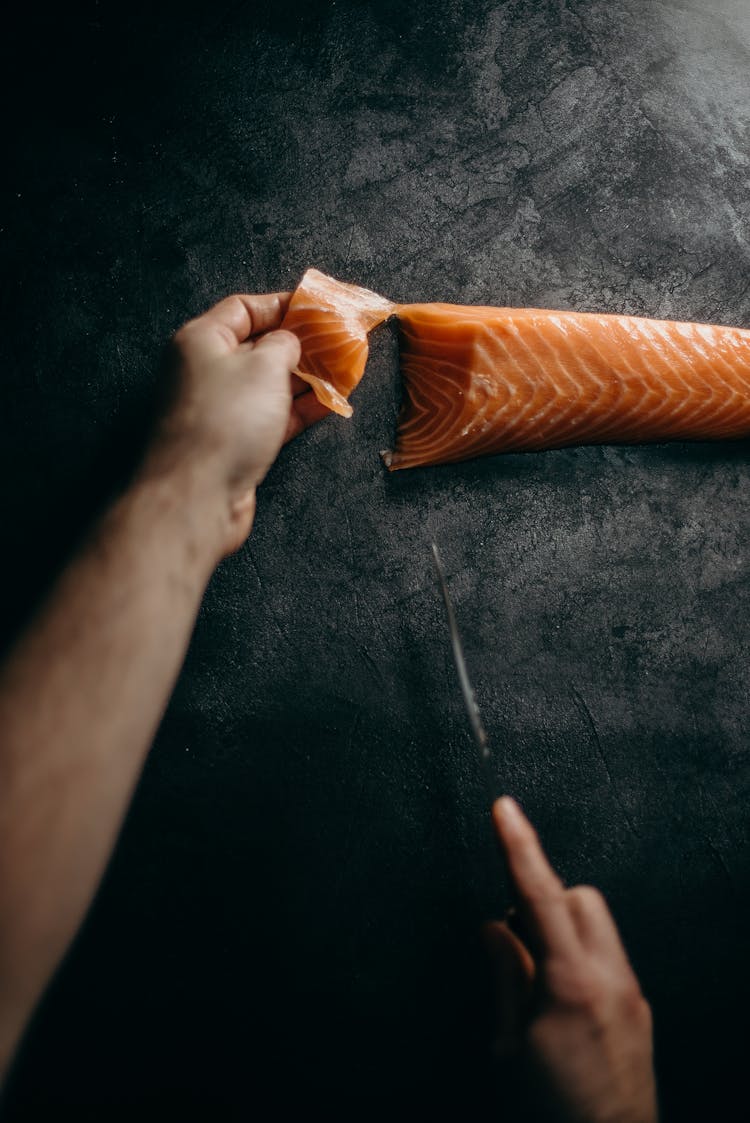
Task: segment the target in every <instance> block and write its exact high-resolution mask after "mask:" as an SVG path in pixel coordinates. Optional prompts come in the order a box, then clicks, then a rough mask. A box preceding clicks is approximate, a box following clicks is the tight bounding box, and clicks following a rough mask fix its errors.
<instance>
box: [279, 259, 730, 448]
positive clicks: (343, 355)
mask: <svg viewBox="0 0 750 1123" xmlns="http://www.w3.org/2000/svg"><path fill="white" fill-rule="evenodd" d="M390 315H396V316H397V317H398V321H399V327H400V355H401V373H402V376H403V383H404V400H403V403H402V406H401V412H400V415H399V421H398V429H397V433H396V443H395V448H394V449H393V450H392V451H390V452H387V453H384V454H383V457H384V460H385V462H386V464H387V466H388V467H389V468H390V469H391V470H395V469H398V468H413V467H418V466H420V465H425V464H442V463H447V462H451V461H457V460H466V459H469V458H471V457H476V456H484V455H489V454H492V453H499V452H520V451H527V450H541V449H549V448H560V447H562V446H564V445H573V444H575V445H583V444H602V443H614V444H619V443H642V442H647V441H667V440H713V439H720V438H725V439H726V438H739V437H746V436H750V331H746V330H744V329H742V328H730V327H718V326H712V325H708V324H688V323H673V322H670V321H665V320H650V319H645V318H642V317H636V316H613V315H599V314H597V313H590V312H554V311H545V310H543V309H536V308H485V307H474V306H464V305H457V304H395V303H393V302H391V301H388V300H385V299H384V298H383V297H381V296H378V294H377V293H373V292H370V291H369V290H368V289H362V288H357V287H356V286H353V285H344V284H341V283H340V282H338V281H335V280H333V278H330V277H326V276H325V275H324V274H322V273H318V272H317V270H312V269H311V270H308V271H307V273H305V276H304V277H303V278H302V282H301V284H300V285H299V287H298V289H297V290H296V292H295V294H294V296H293V298H292V302H291V305H290V308H289V312H288V313H287V316H286V318H285V320H284V324H283V326H284V327H285V328H288V329H289V330H291V331H295V332H296V333H297V335H298V336H299V338H300V341H301V343H302V358H301V360H300V364H299V368H298V371H297V373H298V374H300V375H301V377H302V378H304V379H306V381H309V382H310V383H311V384H312V387H313V390H314V391H315V393H316V395H317V396H318V398H319V399H320V400H321V401H323V402H324V404H325V405H327V406H328V407H329V408H330V409H334V410H335V411H336V412H338V413H342V414H344V415H350V414H351V406H350V405H349V403H348V401H347V399H348V396H349V394H350V393H351V392H352V390H354V388H355V387H356V386H357V384H358V383H359V381H360V379H361V377H362V374H363V373H364V368H365V363H366V361H367V334H368V332H369V331H370V330H372V328H374V327H375V326H377V324H379V323H382V322H383V321H384V320H385V319H387V318H388V317H389V316H390Z"/></svg>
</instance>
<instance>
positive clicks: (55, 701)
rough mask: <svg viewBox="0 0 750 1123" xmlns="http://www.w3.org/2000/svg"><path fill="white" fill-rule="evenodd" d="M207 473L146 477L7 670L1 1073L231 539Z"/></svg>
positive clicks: (69, 929) (92, 883) (74, 915)
mask: <svg viewBox="0 0 750 1123" xmlns="http://www.w3.org/2000/svg"><path fill="white" fill-rule="evenodd" d="M221 510H222V509H221V505H217V504H216V502H215V495H214V494H213V493H212V490H211V485H210V482H209V481H208V480H207V479H206V478H204V476H202V475H201V474H200V472H199V471H198V470H195V469H187V470H186V469H184V468H183V469H181V472H180V474H179V476H178V475H176V474H175V473H174V472H172V471H171V470H166V471H161V470H155V467H154V466H152V468H151V469H149V470H146V471H144V472H143V473H142V474H141V476H140V477H139V479H138V480H137V482H136V483H135V484H134V486H133V487H132V488H131V490H130V491H129V492H128V493H127V494H126V495H125V496H124V497H123V498H122V499H121V500H120V501H119V502H117V503H116V504H115V506H114V507H113V508H112V509H111V510H110V511H109V512H108V514H107V515H106V516H105V517H104V518H103V520H102V521H101V523H100V525H99V527H98V529H97V530H96V532H95V533H94V534H93V536H92V537H91V539H90V541H89V542H88V544H87V545H86V547H85V548H84V549H83V550H82V552H81V553H80V555H79V556H78V558H77V559H76V560H75V561H74V562H73V563H72V564H71V565H70V566H69V568H68V569H67V570H66V572H65V573H64V574H63V576H62V577H61V579H60V581H59V582H58V584H57V586H56V587H55V589H54V590H53V592H52V595H51V597H50V598H49V600H48V602H47V604H46V606H45V607H44V608H43V610H42V611H41V613H40V614H39V616H38V617H37V619H36V621H35V623H34V624H33V625H32V627H31V629H30V630H29V631H28V633H27V634H26V636H25V637H24V638H23V639H22V640H21V642H20V643H19V645H18V646H17V648H16V649H15V651H14V652H13V653H12V654H11V657H10V659H9V661H8V663H7V664H6V665H5V667H4V668H3V670H2V673H1V674H0V1074H2V1072H3V1071H4V1069H5V1067H6V1066H7V1063H8V1061H9V1059H10V1056H11V1055H12V1052H13V1049H14V1047H15V1044H16V1041H17V1038H18V1036H19V1034H20V1032H21V1030H22V1028H23V1026H24V1024H25V1022H26V1020H27V1018H28V1016H29V1014H30V1012H31V1009H32V1008H33V1005H34V1004H35V1003H36V1001H37V999H38V997H39V995H40V993H41V991H42V989H43V987H44V986H45V984H46V983H47V981H48V979H49V976H50V975H51V973H52V972H53V970H54V968H55V966H56V965H57V963H58V961H59V959H60V958H61V956H62V955H63V953H64V951H65V949H66V948H67V946H68V944H69V942H70V941H71V939H72V937H73V935H74V934H75V931H76V929H77V927H78V925H79V923H80V921H81V919H82V916H83V914H84V912H85V910H86V908H87V907H88V905H89V902H90V900H91V898H92V896H93V894H94V892H95V890H96V886H97V884H98V881H99V879H100V877H101V874H102V871H103V869H104V867H105V865H106V862H107V860H108V857H109V854H110V852H111V849H112V845H113V843H114V840H115V837H116V834H117V831H118V829H119V826H120V824H121V821H122V818H123V815H124V813H125V810H126V807H127V803H128V800H129V797H130V795H131V793H132V790H133V787H134V785H135V782H136V780H137V777H138V774H139V772H140V769H141V766H142V763H143V760H144V757H145V755H146V752H147V750H148V747H149V745H150V743H151V741H152V738H153V736H154V734H155V731H156V728H157V726H158V723H159V721H160V719H161V716H162V714H163V711H164V708H165V706H166V702H167V699H168V697H169V693H170V691H171V688H172V686H173V684H174V680H175V678H176V676H177V673H178V671H179V668H180V665H181V662H182V659H183V657H184V653H185V649H186V647H187V644H188V640H189V637H190V633H191V631H192V627H193V623H194V620H195V615H196V612H197V609H198V606H199V604H200V599H201V596H202V594H203V591H204V588H205V585H206V583H207V580H208V578H209V576H210V574H211V571H212V569H213V566H214V565H215V563H216V561H217V558H218V555H219V552H220V550H219V547H218V545H217V543H219V542H220V538H221V534H222V533H223V532H224V531H225V528H224V527H222V526H221V525H220V520H221V517H222V516H221Z"/></svg>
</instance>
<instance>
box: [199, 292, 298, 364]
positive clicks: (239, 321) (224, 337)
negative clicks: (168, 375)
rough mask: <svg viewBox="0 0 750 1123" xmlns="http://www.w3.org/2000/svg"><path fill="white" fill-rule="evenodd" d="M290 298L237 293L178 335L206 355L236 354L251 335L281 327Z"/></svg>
mask: <svg viewBox="0 0 750 1123" xmlns="http://www.w3.org/2000/svg"><path fill="white" fill-rule="evenodd" d="M291 298H292V294H291V293H289V292H269V293H259V294H257V295H252V294H248V293H235V294H234V295H233V296H227V297H225V298H224V300H220V301H219V303H218V304H214V306H213V308H209V310H208V311H207V312H204V313H203V315H202V316H197V317H196V318H195V319H194V320H190V321H188V323H187V324H185V326H184V327H183V328H182V329H181V331H180V333H178V334H181V335H183V336H184V337H188V338H190V339H191V340H192V342H193V345H196V344H197V345H198V346H200V347H201V349H203V350H205V351H207V352H208V351H212V352H214V353H217V354H219V353H224V352H227V351H233V350H234V349H235V347H238V346H239V344H240V343H244V342H245V341H246V340H247V339H249V338H250V337H251V336H254V335H259V334H260V333H261V332H266V331H274V329H275V328H278V327H279V326H280V324H281V321H282V320H283V319H284V316H285V315H286V312H287V309H288V308H289V301H290V300H291Z"/></svg>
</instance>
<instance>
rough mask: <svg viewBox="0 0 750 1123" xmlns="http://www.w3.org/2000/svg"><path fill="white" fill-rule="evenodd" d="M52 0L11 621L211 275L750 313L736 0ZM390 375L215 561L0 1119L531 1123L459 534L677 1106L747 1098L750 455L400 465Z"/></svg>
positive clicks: (481, 611)
mask: <svg viewBox="0 0 750 1123" xmlns="http://www.w3.org/2000/svg"><path fill="white" fill-rule="evenodd" d="M65 7H66V6H64V5H61V6H59V8H60V9H61V10H56V11H52V12H50V13H49V15H48V16H47V18H44V16H43V13H40V11H39V9H38V8H34V9H33V10H29V11H28V12H27V13H26V14H25V15H22V16H21V17H20V18H21V20H22V26H21V27H20V29H19V32H18V34H17V35H15V36H10V37H7V38H6V42H5V44H4V48H3V49H4V52H5V56H6V57H5V58H4V59H3V68H2V69H3V76H4V79H3V80H4V83H5V85H6V88H7V91H8V93H9V100H8V98H7V97H6V101H5V104H6V105H7V106H9V109H10V112H9V114H8V120H7V121H6V135H5V147H6V151H7V152H8V153H9V154H10V160H9V162H8V164H7V166H6V171H5V173H4V177H3V178H4V181H5V182H4V191H3V213H2V223H1V225H2V231H1V232H0V238H1V239H2V241H1V243H0V244H1V245H2V251H3V260H4V270H3V280H2V290H1V291H2V296H1V299H2V307H3V335H2V348H3V356H4V358H3V380H2V397H1V400H0V430H1V432H2V437H1V438H0V455H1V456H2V461H3V465H2V466H3V474H2V477H0V478H1V479H2V481H3V482H2V509H3V516H4V532H5V533H4V543H5V548H4V551H3V554H4V559H3V560H4V568H5V581H4V584H3V586H2V588H3V597H2V605H1V607H2V620H3V625H4V633H5V635H6V637H7V636H10V635H11V634H12V632H13V629H14V628H16V627H17V626H18V625H19V623H20V622H21V621H22V620H23V619H24V618H25V616H26V615H27V613H28V612H29V611H30V609H31V608H32V606H33V604H34V602H35V600H36V599H37V598H38V596H39V595H40V592H41V590H42V589H43V588H44V585H45V583H46V582H47V581H48V579H49V577H50V575H51V574H52V573H53V572H54V570H55V568H56V566H58V565H59V563H60V560H61V559H62V558H63V557H64V556H65V554H66V552H67V551H68V550H69V549H70V548H71V545H72V544H73V543H74V541H75V539H76V537H77V536H78V535H79V534H80V533H81V530H82V528H83V527H84V526H85V525H86V523H87V522H88V521H89V520H90V519H91V517H92V515H93V514H94V512H95V511H96V510H97V508H98V506H99V504H100V503H101V502H102V500H103V498H104V497H105V496H106V494H107V492H108V490H110V489H111V488H112V487H113V486H114V485H115V484H116V481H117V479H118V478H119V476H120V474H121V473H122V472H123V471H124V470H125V469H126V467H127V465H128V463H129V462H130V460H131V459H132V452H131V451H130V450H132V448H133V447H134V442H135V441H136V439H137V437H138V435H139V434H140V432H141V431H142V427H143V419H144V417H145V415H146V411H147V408H148V403H149V400H150V397H151V394H152V392H153V389H154V387H155V385H156V383H157V373H156V372H157V358H158V353H159V349H160V347H161V345H162V343H163V341H164V340H165V338H166V337H167V336H168V334H169V333H170V332H171V331H172V330H173V329H174V328H175V327H177V326H178V325H179V324H180V322H181V321H182V320H183V319H185V318H186V317H187V316H188V315H190V314H193V313H195V312H197V311H199V310H200V309H202V308H204V307H205V306H207V305H208V304H209V303H210V302H212V301H213V300H214V299H215V298H218V297H219V296H221V295H223V294H224V293H226V292H228V291H231V290H235V289H250V290H265V289H276V288H279V287H283V286H287V287H292V286H293V285H294V284H295V283H296V281H297V279H298V278H299V276H300V274H301V273H302V271H303V270H304V268H305V267H306V266H308V265H311V264H314V265H316V266H318V267H319V268H321V269H324V270H326V271H328V272H331V273H333V274H335V275H337V276H340V277H341V278H342V279H346V280H352V281H355V282H359V283H362V284H366V285H369V286H371V287H374V288H376V289H378V290H379V291H382V292H383V293H385V294H387V295H389V296H391V297H393V298H395V299H409V300H430V299H440V300H455V301H460V302H481V303H510V304H536V305H541V306H550V307H554V306H557V307H564V308H577V309H600V310H605V311H619V312H633V313H645V314H647V315H656V316H663V317H675V318H685V319H703V320H709V321H716V322H722V323H729V324H745V325H750V273H749V272H748V263H749V261H748V259H749V258H750V247H749V245H748V237H749V236H750V235H749V233H748V231H749V227H748V215H749V211H750V202H749V196H748V192H747V172H748V158H749V155H748V153H749V148H748V123H749V120H750V118H749V116H748V101H747V73H748V64H749V63H750V51H749V48H750V11H749V10H748V7H747V5H746V3H745V2H744V0H713V2H712V3H710V4H706V3H699V2H698V0H694V2H688V0H665V2H662V3H652V2H650V0H569V2H568V3H565V2H564V0H554V2H553V0H549V2H539V3H531V2H527V3H523V2H519V0H517V2H508V3H502V4H492V3H487V2H481V0H477V2H476V3H468V2H466V3H461V2H460V0H453V2H444V0H435V2H433V3H427V2H424V0H416V2H415V3H412V4H411V5H410V6H409V7H408V9H407V8H405V7H404V6H403V5H402V4H400V3H396V2H395V0H390V2H385V3H378V4H372V5H370V4H366V3H354V2H345V0H341V2H339V3H336V4H333V3H331V4H319V3H309V4H307V5H305V6H304V9H303V7H302V5H297V6H295V5H288V4H286V5H276V6H275V7H273V10H272V11H271V13H270V14H269V12H268V10H267V9H268V7H272V6H269V5H263V6H262V11H259V10H258V9H260V8H261V6H260V5H253V4H244V3H230V2H228V0H216V2H215V3H214V4H212V5H208V4H206V5H204V6H202V7H198V6H196V5H193V6H192V8H189V6H188V8H186V6H185V4H181V5H178V4H176V3H174V2H171V0H170V2H169V3H167V4H164V5H155V4H151V5H147V4H145V3H142V2H136V3H134V4H131V5H129V6H127V7H126V6H125V5H122V6H120V10H119V11H117V10H116V9H115V8H113V7H112V6H106V5H102V6H101V7H100V6H99V5H96V4H93V3H92V4H89V5H80V6H79V7H78V8H77V10H76V15H75V16H74V17H72V16H71V15H70V12H65V11H64V10H62V9H64V8H65ZM394 371H395V339H394V335H393V333H392V331H390V330H389V329H384V330H382V331H380V332H378V333H377V334H376V336H375V338H374V340H373V349H372V358H371V363H370V367H369V370H368V375H367V377H366V379H365V381H364V382H363V384H362V386H361V388H360V389H359V390H358V391H357V393H356V395H355V399H354V405H355V409H356V412H355V415H354V418H353V420H352V421H351V422H348V423H347V422H343V421H341V420H340V419H331V420H329V421H327V422H325V423H324V424H321V425H320V426H319V427H318V428H317V429H315V431H313V432H310V433H309V434H307V435H306V436H305V437H304V438H302V439H301V440H299V441H298V442H297V443H296V444H295V445H294V447H292V448H290V449H288V450H287V451H286V452H285V453H284V454H283V455H282V457H281V458H280V460H279V462H278V464H277V465H276V466H275V468H274V469H273V471H272V473H271V475H270V477H269V478H268V480H267V482H266V484H265V485H264V488H263V492H262V497H261V500H260V510H259V515H258V519H257V526H256V530H255V531H254V533H253V536H252V538H251V540H250V542H249V543H248V544H247V546H246V547H245V548H243V549H242V551H241V552H240V553H239V555H238V556H236V557H234V558H232V559H231V560H229V561H227V562H226V563H225V564H224V565H222V567H221V568H220V570H219V571H218V573H217V574H216V577H215V579H214V580H213V582H212V584H211V586H210V588H209V591H208V595H207V597H206V600H205V603H204V605H203V608H202V610H201V614H200V618H199V620H198V623H197V628H196V632H195V637H194V642H193V645H192V649H191V651H190V655H189V658H188V661H187V664H186V667H185V669H184V672H183V674H182V677H181V679H180V682H179V685H178V688H177V691H176V694H175V697H174V699H173V701H172V704H171V706H170V709H169V712H168V714H167V717H166V719H165V721H164V725H163V728H162V731H161V733H160V735H159V738H158V742H157V744H156V746H155V748H154V751H153V753H152V755H151V758H150V760H149V763H148V765H147V768H146V770H145V774H144V777H143V781H142V784H141V786H140V788H139V791H138V794H137V796H136V799H135V802H134V805H133V809H132V813H131V815H130V817H129V820H128V823H127V825H126V829H125V831H124V834H123V837H122V840H121V843H120V845H119V848H118V850H117V853H116V855H115V857H114V860H113V863H112V866H111V869H110V872H109V875H108V877H107V880H106V883H105V885H104V886H103V888H102V891H101V893H100V895H99V898H98V900H97V903H96V905H95V907H94V910H93V912H92V914H91V916H90V918H89V921H88V923H87V925H86V927H85V929H84V931H83V933H82V935H81V937H80V939H79V940H78V942H77V944H76V946H75V948H74V949H73V952H72V953H71V955H70V957H69V959H68V961H67V963H66V966H65V967H64V969H63V971H62V972H61V974H60V976H59V978H58V980H57V982H56V984H55V986H54V988H53V989H52V991H51V993H50V995H49V997H48V999H47V1001H46V1002H45V1004H44V1005H43V1007H42V1009H41V1011H40V1013H39V1015H38V1017H37V1019H36V1022H35V1025H34V1028H33V1030H32V1032H31V1034H30V1036H29V1039H28V1042H27V1045H26V1048H25V1050H24V1053H23V1056H22V1058H21V1061H20V1063H19V1066H18V1069H17V1073H16V1078H15V1082H14V1086H13V1088H12V1091H11V1096H10V1102H9V1105H8V1116H7V1117H8V1118H9V1119H12V1120H20V1119H27V1118H37V1117H42V1116H43V1117H45V1118H61V1117H67V1115H70V1116H71V1117H75V1118H76V1119H89V1118H90V1119H97V1120H100V1119H114V1118H117V1117H118V1113H120V1109H121V1113H122V1115H123V1116H126V1117H131V1118H136V1117H137V1118H146V1117H151V1115H152V1114H154V1115H155V1114H156V1113H158V1114H160V1116H161V1117H162V1118H165V1119H167V1118H170V1119H171V1118H181V1119H185V1118H189V1117H190V1116H191V1115H192V1114H195V1115H196V1116H201V1115H202V1117H203V1118H212V1119H225V1118H226V1119H229V1118H244V1117H247V1118H268V1119H273V1118H283V1117H285V1115H286V1114H287V1112H289V1111H291V1110H292V1109H293V1108H296V1109H297V1114H298V1113H299V1110H300V1108H301V1105H304V1104H306V1103H309V1104H314V1103H317V1104H322V1105H324V1106H325V1111H326V1115H327V1116H328V1117H330V1118H333V1117H336V1116H337V1115H338V1114H340V1113H342V1112H346V1113H347V1114H348V1117H349V1118H351V1119H354V1118H361V1117H366V1116H367V1115H368V1114H370V1113H372V1112H375V1111H376V1110H377V1109H378V1108H380V1109H384V1110H383V1111H382V1114H381V1117H387V1118H398V1117H400V1116H402V1115H404V1114H406V1113H407V1112H409V1113H410V1116H411V1117H412V1118H419V1117H422V1116H423V1115H424V1116H427V1115H428V1114H429V1115H430V1117H431V1118H439V1117H441V1114H442V1112H447V1111H448V1109H453V1111H454V1115H455V1117H456V1118H461V1119H479V1118H482V1119H484V1118H488V1117H489V1115H488V1109H490V1108H491V1109H492V1110H494V1111H495V1112H496V1114H497V1117H500V1118H503V1117H507V1118H515V1117H516V1116H515V1111H514V1110H513V1111H512V1110H511V1109H510V1108H509V1107H507V1101H506V1109H505V1111H503V1110H502V1107H501V1106H500V1107H498V1106H497V1093H498V1088H500V1091H501V1092H503V1090H504V1089H506V1088H507V1085H504V1084H502V1082H501V1083H500V1084H498V1080H497V1078H496V1077H495V1076H494V1075H492V1074H491V1073H490V1070H489V1067H488V1063H487V1049H486V1042H487V1039H488V1026H489V1010H488V999H487V987H486V978H485V974H484V972H485V965H484V961H483V958H482V954H481V950H480V948H479V945H478V941H477V928H478V925H479V923H480V921H481V920H482V919H484V918H485V917H487V916H489V915H494V914H497V913H498V911H499V910H501V909H502V908H503V907H504V904H505V902H506V887H505V885H504V883H503V876H502V872H501V870H500V866H499V863H498V861H497V857H496V855H495V854H494V852H493V849H492V846H491V844H490V842H489V835H488V825H487V817H486V811H485V805H484V799H483V789H482V785H481V779H480V776H479V775H478V771H477V767H476V764H475V759H474V756H473V751H472V746H471V742H470V740H469V736H468V733H467V729H466V723H465V719H464V715H463V712H462V709H461V702H460V698H459V695H458V691H457V687H456V683H455V679H454V674H453V670H452V666H451V662H450V655H449V650H448V645H447V635H446V629H445V623H444V619H443V615H442V609H441V605H440V603H439V600H438V597H437V595H436V590H435V587H434V581H433V577H432V573H431V569H430V558H429V541H430V538H431V536H433V535H434V536H435V537H436V539H437V540H438V542H439V543H440V545H441V547H442V551H443V554H444V557H445V560H446V564H447V568H448V571H449V575H450V584H451V588H452V591H453V595H454V598H455V601H456V606H457V610H458V613H459V616H460V620H461V623H462V625H463V630H464V632H465V636H466V646H467V656H468V659H469V663H470V667H471V670H472V673H473V676H474V678H475V680H476V688H477V694H478V697H479V700H480V703H481V706H482V710H483V713H484V716H485V719H486V724H487V726H488V728H489V730H490V733H491V738H492V742H493V746H494V749H495V754H496V757H495V770H496V773H497V783H498V790H499V791H500V790H506V791H510V792H512V793H514V794H516V795H518V796H519V797H520V798H521V800H522V802H523V803H524V804H525V806H526V807H527V809H528V810H529V811H530V813H531V814H532V816H533V817H534V819H535V821H536V822H537V824H538V825H539V828H540V831H541V833H542V836H543V839H544V841H545V842H546V844H547V846H548V848H549V852H550V854H551V856H552V858H553V860H554V861H555V862H556V864H557V865H558V866H559V868H560V870H561V871H562V872H563V874H564V875H565V877H566V878H567V879H569V880H570V881H577V880H585V881H590V882H594V883H596V884H598V885H599V886H600V887H601V888H602V889H603V890H604V891H605V893H606V894H607V896H608V898H609V900H610V902H611V904H612V908H613V910H614V913H615V915H616V917H617V919H618V921H619V923H620V924H621V927H622V930H623V933H624V936H625V939H626V942H627V944H628V947H629V949H630V952H631V955H632V958H633V961H634V964H635V966H636V968H637V970H638V973H639V975H640V977H641V979H642V982H643V986H644V989H645V990H646V992H647V994H648V995H649V997H650V998H651V1000H652V1002H653V1006H654V1011H655V1018H656V1026H657V1046H658V1058H659V1071H660V1077H661V1082H662V1090H663V1095H664V1099H665V1104H666V1105H667V1107H668V1117H669V1118H674V1119H680V1120H686V1119H693V1118H695V1119H702V1120H707V1119H719V1118H721V1119H734V1118H743V1117H744V1115H745V1110H744V1105H743V1096H742V1094H743V1093H744V1089H745V1060H744V1054H745V1047H746V1039H747V1035H746V1032H745V1022H746V1008H747V1004H748V998H749V997H750V986H749V985H748V967H747V956H746V946H747V941H748V930H749V927H750V913H749V910H748V885H747V881H748V873H749V872H750V855H749V851H748V826H747V823H748V808H747V801H748V796H749V795H750V792H749V788H750V755H749V753H748V724H749V723H750V717H749V712H748V655H749V654H750V652H749V647H750V643H749V641H748V618H749V617H750V591H749V589H748V581H747V541H748V529H749V527H750V486H749V485H750V461H749V458H748V449H747V447H746V446H744V445H727V446H718V445H707V446H702V447H699V446H687V445H671V446H662V447H651V448H628V449H625V448H616V447H608V448H603V449H597V448H588V449H572V450H565V451H560V452H551V453H545V454H541V455H534V454H532V455H527V456H512V457H506V458H494V459H487V460H485V461H483V462H476V463H471V464H466V465H457V466H451V467H446V468H441V469H434V470H421V471H412V472H404V473H403V474H400V475H396V476H393V477H389V476H387V475H385V474H384V472H383V469H382V467H381V464H380V461H379V459H378V455H377V454H378V450H379V449H380V448H382V447H384V446H386V445H387V444H388V443H389V441H390V439H391V436H392V432H393V422H394V417H395V409H396V399H397V390H396V388H395V380H394ZM269 1094H271V1095H272V1097H273V1098H272V1099H270V1100H269V1098H268V1097H269ZM128 1105H129V1106H128ZM261 1105H262V1106H261ZM269 1105H273V1106H269ZM741 1105H742V1106H741Z"/></svg>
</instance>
